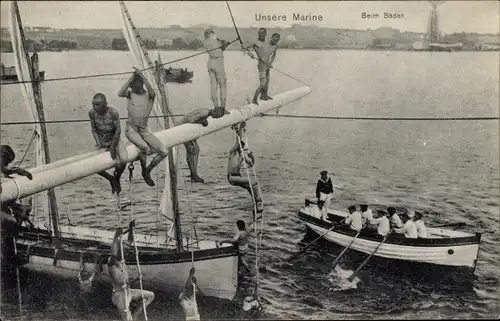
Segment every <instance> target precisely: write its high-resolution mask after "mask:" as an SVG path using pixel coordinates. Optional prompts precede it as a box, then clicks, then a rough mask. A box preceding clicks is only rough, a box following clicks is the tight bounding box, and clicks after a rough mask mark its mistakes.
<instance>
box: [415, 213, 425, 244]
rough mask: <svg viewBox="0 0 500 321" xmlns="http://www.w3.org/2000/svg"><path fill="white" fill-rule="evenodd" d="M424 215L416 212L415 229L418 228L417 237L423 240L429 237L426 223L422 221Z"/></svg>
mask: <svg viewBox="0 0 500 321" xmlns="http://www.w3.org/2000/svg"><path fill="white" fill-rule="evenodd" d="M422 217H423V214H422V213H420V212H415V218H414V219H415V227H416V228H417V235H418V237H421V238H426V237H427V228H426V227H425V224H424V221H423V220H422Z"/></svg>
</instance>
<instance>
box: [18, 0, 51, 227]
mask: <svg viewBox="0 0 500 321" xmlns="http://www.w3.org/2000/svg"><path fill="white" fill-rule="evenodd" d="M9 27H10V37H11V41H12V49H13V53H14V59H15V68H16V74H17V79H18V80H19V82H21V83H20V84H19V86H20V88H21V92H22V95H23V97H24V107H25V109H26V111H27V112H28V114H29V116H30V117H31V120H32V121H33V123H34V124H33V143H32V144H31V145H32V146H34V148H35V155H36V166H37V167H38V166H42V165H44V164H45V163H46V160H45V154H44V151H43V145H42V137H41V135H42V130H41V126H40V117H39V116H38V111H37V107H36V102H35V92H34V89H33V85H34V84H33V83H32V82H30V81H33V78H34V77H33V74H32V73H33V69H32V65H31V60H30V58H29V54H28V50H27V48H26V39H25V37H24V31H23V29H22V22H21V21H20V17H19V8H18V6H17V1H11V2H10V25H9ZM25 81H27V82H25ZM46 193H47V192H45V194H46ZM44 199H47V200H48V196H47V197H46V198H44ZM38 206H39V198H38V194H37V195H35V197H34V202H33V211H34V214H35V216H36V214H37V212H38ZM43 208H44V211H45V212H46V213H49V210H48V203H46V204H44V206H43ZM49 221H50V220H49Z"/></svg>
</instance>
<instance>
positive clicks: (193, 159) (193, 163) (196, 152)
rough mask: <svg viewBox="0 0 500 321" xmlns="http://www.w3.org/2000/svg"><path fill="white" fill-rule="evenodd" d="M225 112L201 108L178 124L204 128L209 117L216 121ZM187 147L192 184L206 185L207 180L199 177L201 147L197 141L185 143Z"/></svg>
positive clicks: (218, 109) (187, 161)
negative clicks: (195, 125)
mask: <svg viewBox="0 0 500 321" xmlns="http://www.w3.org/2000/svg"><path fill="white" fill-rule="evenodd" d="M224 111H225V110H224V109H223V108H220V107H215V108H214V109H208V108H201V109H196V110H193V111H192V112H190V113H188V114H186V115H185V116H184V117H183V118H182V120H181V121H180V122H179V123H178V124H177V126H178V125H182V124H187V123H190V124H201V125H203V126H208V117H212V118H214V119H216V118H220V117H222V116H224V114H225V112H224ZM184 147H186V163H187V164H188V167H189V171H190V172H191V182H193V183H204V182H205V180H203V178H201V177H200V176H199V175H198V158H199V157H200V146H198V142H197V140H196V139H195V140H192V141H189V142H186V143H184Z"/></svg>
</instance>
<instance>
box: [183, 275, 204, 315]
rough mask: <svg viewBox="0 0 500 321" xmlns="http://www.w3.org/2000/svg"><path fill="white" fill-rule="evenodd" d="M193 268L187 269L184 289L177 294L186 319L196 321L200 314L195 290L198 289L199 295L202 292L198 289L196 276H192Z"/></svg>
mask: <svg viewBox="0 0 500 321" xmlns="http://www.w3.org/2000/svg"><path fill="white" fill-rule="evenodd" d="M194 273H195V268H194V267H192V268H191V270H190V271H189V276H188V279H187V281H186V285H185V286H184V291H183V292H182V293H181V295H179V300H180V304H181V307H182V310H183V311H184V315H185V317H186V319H185V320H186V321H191V320H192V321H197V320H200V314H199V313H198V303H197V302H196V292H197V291H198V292H199V293H200V294H201V295H203V293H202V292H201V291H200V288H199V286H198V283H197V280H196V277H195V276H194Z"/></svg>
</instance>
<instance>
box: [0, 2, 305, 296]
mask: <svg viewBox="0 0 500 321" xmlns="http://www.w3.org/2000/svg"><path fill="white" fill-rule="evenodd" d="M120 5H121V9H122V18H123V21H124V34H125V35H126V38H127V40H128V41H130V42H129V48H131V50H132V51H133V53H134V59H136V63H137V64H138V67H140V68H142V69H145V68H148V67H150V65H151V62H150V61H148V60H149V58H148V56H147V52H146V51H145V50H144V48H142V46H141V45H140V43H139V42H138V40H137V39H138V35H137V34H136V31H135V27H134V26H133V24H132V21H131V19H130V16H129V15H128V12H127V11H126V8H125V5H124V4H123V2H121V3H120ZM16 31H18V32H16ZM11 37H12V41H13V43H17V44H20V43H25V39H24V35H23V32H22V24H21V20H20V16H19V9H18V7H17V3H16V2H13V3H12V6H11ZM14 50H15V54H16V57H26V50H25V48H24V47H23V46H14ZM16 63H18V64H21V62H19V61H16ZM26 64H27V66H29V67H30V68H31V70H32V66H30V64H29V61H26ZM147 77H149V78H152V77H153V75H152V73H151V72H150V71H149V73H147ZM26 80H31V81H33V80H34V78H33V72H30V73H29V75H28V76H27V79H26ZM150 82H151V84H154V85H153V86H155V91H157V93H159V94H160V95H157V97H161V104H157V105H156V106H155V107H154V111H155V113H156V114H157V115H164V114H165V113H164V112H168V97H167V96H166V91H165V90H164V89H165V87H162V86H164V84H163V83H158V84H157V83H156V82H155V81H154V80H153V81H150ZM28 87H29V86H28ZM33 88H35V87H34V86H33ZM28 89H29V88H28ZM309 92H310V88H309V87H301V88H298V89H295V90H291V91H288V92H285V93H282V94H279V95H276V96H274V100H269V101H263V102H261V104H260V105H259V106H257V105H251V104H248V105H246V106H243V107H240V108H236V109H232V110H231V111H230V113H229V114H228V115H225V116H224V117H222V118H219V119H209V125H208V126H206V127H203V126H202V125H199V124H184V125H180V126H176V127H173V128H169V126H170V123H169V120H171V119H166V120H165V122H164V128H165V129H164V130H161V131H159V132H157V133H155V136H156V137H157V138H158V139H159V140H160V141H161V142H162V143H163V144H165V146H166V147H167V148H170V153H169V158H168V159H167V160H166V162H165V163H166V166H167V168H168V170H167V171H166V173H167V174H166V177H165V190H164V193H163V197H162V206H161V207H162V211H164V214H165V215H167V216H168V215H171V216H173V217H172V221H173V224H174V226H173V228H174V232H175V233H174V234H175V236H174V239H175V245H174V246H171V245H169V244H170V242H169V241H170V240H169V239H168V238H167V237H166V236H158V235H146V234H136V235H135V244H136V245H137V246H138V251H137V252H134V250H133V249H131V250H125V249H124V251H125V253H124V257H125V261H126V264H127V267H128V273H129V274H130V275H134V274H137V273H138V268H139V267H140V271H141V273H142V275H143V277H142V279H143V281H144V282H145V284H146V285H147V287H148V288H152V289H160V290H163V291H172V292H177V293H180V292H181V291H182V289H183V287H184V284H185V280H186V279H187V276H188V273H189V269H190V268H191V265H192V264H194V266H195V267H196V275H197V276H198V280H199V281H198V283H199V286H200V289H201V290H202V291H203V293H204V294H205V295H207V296H210V297H217V298H222V299H233V297H234V296H235V295H236V292H237V277H238V254H237V250H236V249H235V248H234V247H233V246H222V247H217V245H216V242H215V241H213V240H212V241H205V240H197V242H193V240H191V241H189V240H188V239H187V238H185V237H183V236H182V230H181V226H180V219H179V210H178V205H177V196H176V184H177V181H176V178H175V177H176V162H177V161H176V154H177V153H176V152H175V147H176V146H178V145H180V144H182V143H184V142H188V141H191V140H194V139H197V138H199V137H202V136H205V135H208V134H211V133H213V132H216V131H218V130H221V129H224V128H229V127H230V126H232V125H235V124H239V123H241V122H243V121H246V120H248V119H249V118H251V117H254V116H256V115H259V114H261V113H265V112H268V111H271V110H274V109H276V108H279V107H281V106H283V105H285V104H288V103H290V102H292V101H295V100H298V99H300V98H301V97H303V96H305V95H307V94H308V93H309ZM38 98H40V99H39V100H37V99H35V101H37V107H38V108H37V110H38V114H39V116H41V117H40V120H41V121H42V124H43V109H42V108H39V107H40V105H41V96H40V95H38ZM157 100H159V99H157ZM41 133H42V135H45V137H42V142H47V137H46V133H44V132H43V131H41ZM47 144H48V143H47ZM47 146H48V145H47ZM47 152H48V150H47ZM127 152H128V158H127V159H126V161H127V162H130V161H135V160H137V157H138V153H139V150H138V148H137V147H135V146H134V145H129V146H127ZM47 154H48V153H47ZM48 162H49V161H48V159H47V163H48ZM114 165H115V161H114V160H113V159H112V158H111V156H110V154H109V152H101V151H95V152H91V153H86V154H83V155H77V156H73V157H69V158H65V159H62V160H59V161H57V162H54V163H50V164H46V165H40V164H38V163H37V167H35V168H33V169H30V172H31V173H32V175H33V180H28V179H26V178H25V177H18V176H14V177H13V178H10V179H5V181H3V182H2V194H1V197H0V201H2V202H3V201H12V200H16V199H19V198H24V197H27V196H30V195H36V194H37V193H41V192H43V191H46V190H48V191H50V190H52V189H53V188H55V187H57V186H60V185H63V184H66V183H69V182H72V181H74V180H78V179H81V178H84V177H87V176H90V175H94V174H96V173H98V172H101V171H103V170H106V169H110V168H112V167H114ZM53 201H54V203H53V204H55V197H54V198H53ZM50 216H51V221H52V228H51V229H49V228H36V229H33V230H30V229H28V228H25V227H23V228H21V231H20V233H19V235H18V236H17V238H16V244H17V251H18V252H19V253H20V254H22V255H24V256H26V257H27V258H28V260H27V262H26V265H25V266H26V267H27V268H29V269H33V270H36V271H43V272H45V273H52V274H55V275H60V276H68V277H75V275H76V272H77V271H78V270H79V268H80V264H79V262H80V259H81V258H83V260H84V262H86V264H87V267H88V268H94V269H99V270H100V271H101V273H100V274H99V275H100V277H101V278H102V279H104V280H105V281H109V275H108V271H107V266H106V264H105V262H106V259H107V257H109V255H110V244H111V243H112V240H113V235H114V233H113V232H112V231H106V230H101V229H92V228H85V227H75V226H65V225H61V224H59V221H58V219H57V218H58V214H57V211H54V210H51V211H50ZM96 256H97V257H98V260H97V263H95V257H96Z"/></svg>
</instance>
